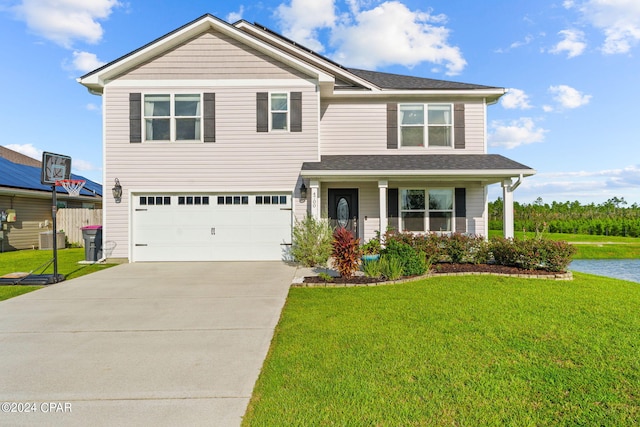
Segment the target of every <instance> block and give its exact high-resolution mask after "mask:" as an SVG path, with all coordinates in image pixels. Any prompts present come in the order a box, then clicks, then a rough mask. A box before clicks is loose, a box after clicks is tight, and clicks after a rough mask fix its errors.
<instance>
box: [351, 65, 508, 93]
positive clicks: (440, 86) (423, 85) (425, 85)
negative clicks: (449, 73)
mask: <svg viewBox="0 0 640 427" xmlns="http://www.w3.org/2000/svg"><path fill="white" fill-rule="evenodd" d="M347 70H348V71H349V72H350V73H352V74H355V75H356V76H358V77H360V78H361V79H364V80H366V81H368V82H371V83H373V84H374V85H376V86H378V87H379V88H381V89H397V90H400V89H404V90H434V89H436V90H470V89H501V88H498V87H494V86H483V85H477V84H470V83H459V82H450V81H446V80H436V79H429V78H426V77H414V76H405V75H401V74H390V73H381V72H378V71H367V70H359V69H356V68H348V69H347Z"/></svg>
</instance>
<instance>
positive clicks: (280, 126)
mask: <svg viewBox="0 0 640 427" xmlns="http://www.w3.org/2000/svg"><path fill="white" fill-rule="evenodd" d="M269 101H270V102H269V105H270V111H271V130H288V129H289V95H288V94H286V93H272V94H271V97H270V100H269Z"/></svg>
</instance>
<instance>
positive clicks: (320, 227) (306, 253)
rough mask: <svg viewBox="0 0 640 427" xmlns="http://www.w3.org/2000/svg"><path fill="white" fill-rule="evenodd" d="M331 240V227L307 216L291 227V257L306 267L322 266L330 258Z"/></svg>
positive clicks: (324, 222)
mask: <svg viewBox="0 0 640 427" xmlns="http://www.w3.org/2000/svg"><path fill="white" fill-rule="evenodd" d="M332 240H333V237H332V232H331V227H330V226H329V224H328V223H327V222H326V221H323V220H316V219H314V218H313V217H312V216H311V215H307V217H306V218H305V219H303V220H302V221H297V220H296V223H295V226H294V227H293V239H292V245H291V255H292V256H293V258H294V259H295V260H296V261H298V262H299V263H301V264H302V265H304V266H306V267H315V266H318V265H320V266H323V265H326V264H327V261H328V260H329V257H330V256H331V250H332V246H331V242H332Z"/></svg>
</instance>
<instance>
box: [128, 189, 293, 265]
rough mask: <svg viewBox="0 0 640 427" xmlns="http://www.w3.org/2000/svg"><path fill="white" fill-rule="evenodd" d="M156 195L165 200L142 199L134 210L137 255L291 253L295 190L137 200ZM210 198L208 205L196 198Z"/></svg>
mask: <svg viewBox="0 0 640 427" xmlns="http://www.w3.org/2000/svg"><path fill="white" fill-rule="evenodd" d="M152 198H153V200H152V201H153V202H158V201H159V202H162V203H163V204H162V205H153V206H148V205H142V206H141V205H139V204H138V205H137V206H136V208H135V209H134V212H133V242H132V246H133V259H134V261H225V260H228V261H231V260H281V259H284V258H286V256H287V252H288V248H289V246H288V244H290V242H291V222H292V211H291V209H290V208H289V206H290V202H291V196H290V195H286V196H285V195H278V196H273V195H270V196H252V195H235V196H218V195H215V194H210V195H207V196H197V195H175V194H174V195H170V196H166V195H165V196H162V197H159V196H155V197H154V196H137V197H135V200H136V202H140V200H146V201H149V199H152ZM267 198H268V200H267ZM205 200H206V202H207V204H206V205H205V204H200V205H195V204H192V203H195V202H196V201H197V202H200V203H203V202H204V201H205ZM257 202H260V203H264V202H269V204H268V205H265V204H257ZM271 202H273V204H272V203H271Z"/></svg>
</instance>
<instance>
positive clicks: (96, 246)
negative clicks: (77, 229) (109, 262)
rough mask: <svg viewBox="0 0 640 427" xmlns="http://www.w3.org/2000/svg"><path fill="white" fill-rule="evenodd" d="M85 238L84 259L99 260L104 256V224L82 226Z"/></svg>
mask: <svg viewBox="0 0 640 427" xmlns="http://www.w3.org/2000/svg"><path fill="white" fill-rule="evenodd" d="M82 238H83V239H84V259H85V260H86V261H93V262H95V261H98V260H99V259H101V258H102V226H101V225H87V226H86V227H82Z"/></svg>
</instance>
